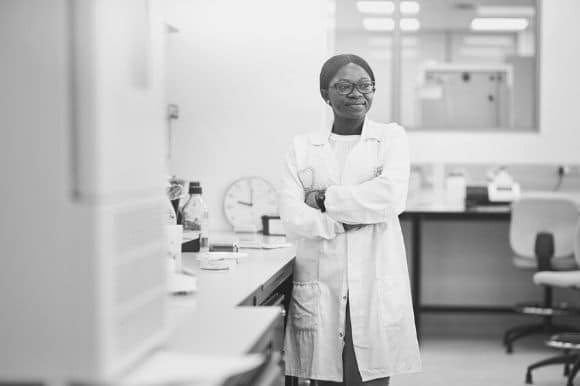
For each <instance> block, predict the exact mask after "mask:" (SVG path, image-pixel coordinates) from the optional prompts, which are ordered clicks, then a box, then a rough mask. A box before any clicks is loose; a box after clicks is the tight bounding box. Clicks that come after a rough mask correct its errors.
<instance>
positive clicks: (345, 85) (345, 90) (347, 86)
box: [331, 80, 375, 95]
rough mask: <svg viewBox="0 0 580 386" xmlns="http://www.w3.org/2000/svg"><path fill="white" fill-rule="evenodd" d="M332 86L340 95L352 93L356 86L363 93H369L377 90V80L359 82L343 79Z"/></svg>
mask: <svg viewBox="0 0 580 386" xmlns="http://www.w3.org/2000/svg"><path fill="white" fill-rule="evenodd" d="M331 87H334V88H335V89H336V92H337V93H339V94H340V95H348V94H350V93H351V92H352V90H354V88H355V87H356V89H357V90H358V91H359V92H360V93H361V94H369V93H371V92H374V91H375V82H373V81H371V80H363V81H360V82H358V83H352V82H348V81H346V80H341V81H340V82H336V83H335V84H333V85H332V86H331Z"/></svg>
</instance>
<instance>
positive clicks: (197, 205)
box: [181, 182, 209, 252]
mask: <svg viewBox="0 0 580 386" xmlns="http://www.w3.org/2000/svg"><path fill="white" fill-rule="evenodd" d="M201 195H202V188H201V185H200V184H199V182H190V184H189V198H188V200H187V202H186V203H185V205H184V206H183V209H182V216H181V217H182V222H183V230H184V231H195V232H199V234H200V239H199V242H200V252H207V251H208V250H209V239H208V219H209V211H208V208H207V205H206V204H205V202H204V200H203V198H202V196H201Z"/></svg>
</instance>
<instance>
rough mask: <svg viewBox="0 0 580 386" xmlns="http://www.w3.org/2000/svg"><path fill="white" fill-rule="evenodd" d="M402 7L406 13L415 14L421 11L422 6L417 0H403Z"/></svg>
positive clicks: (403, 12)
mask: <svg viewBox="0 0 580 386" xmlns="http://www.w3.org/2000/svg"><path fill="white" fill-rule="evenodd" d="M400 9H401V13H402V14H404V15H415V14H417V13H419V10H420V9H421V6H420V5H419V3H417V2H416V1H401V5H400Z"/></svg>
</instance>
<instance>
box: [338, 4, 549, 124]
mask: <svg viewBox="0 0 580 386" xmlns="http://www.w3.org/2000/svg"><path fill="white" fill-rule="evenodd" d="M536 3H537V1H536V0H502V1H499V0H469V1H461V0H458V1H454V0H422V1H400V0H395V1H355V0H339V1H337V2H336V34H335V48H336V52H337V53H339V52H353V53H358V54H360V55H361V56H363V57H364V58H366V59H367V60H368V61H369V63H370V64H371V66H372V67H373V70H375V69H376V70H375V71H376V72H377V74H376V75H377V83H378V85H379V90H380V93H379V90H378V91H377V95H376V99H375V103H374V106H373V110H371V112H372V114H369V115H370V117H371V118H373V119H376V120H379V121H383V122H388V121H392V120H394V121H399V122H401V123H402V124H403V125H404V126H405V127H406V128H407V129H409V130H426V131H441V130H445V131H464V132H465V131H468V132H473V131H501V132H530V131H536V130H537V128H538V113H537V112H538V108H537V104H538V75H537V74H538V63H537V57H538V55H537V48H538V47H537V40H538V39H537V31H538V10H537V4H536ZM384 89H388V90H384Z"/></svg>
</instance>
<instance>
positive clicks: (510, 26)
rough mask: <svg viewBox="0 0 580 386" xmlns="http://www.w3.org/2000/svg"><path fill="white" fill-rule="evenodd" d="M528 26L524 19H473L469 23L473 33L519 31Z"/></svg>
mask: <svg viewBox="0 0 580 386" xmlns="http://www.w3.org/2000/svg"><path fill="white" fill-rule="evenodd" d="M527 26H528V20H527V19H524V18H507V17H506V18H501V17H497V18H479V17H478V18H475V19H473V20H472V21H471V29H472V30H474V31H521V30H524V29H526V27H527Z"/></svg>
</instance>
